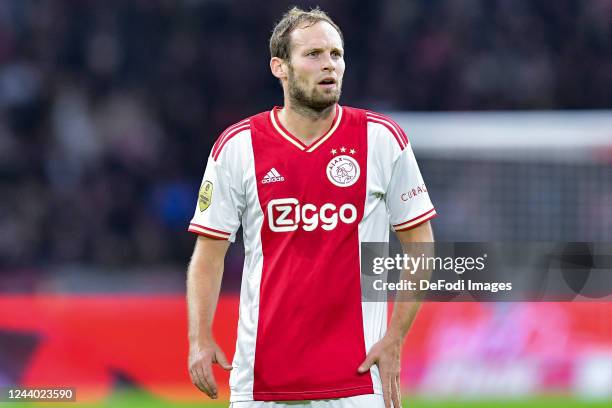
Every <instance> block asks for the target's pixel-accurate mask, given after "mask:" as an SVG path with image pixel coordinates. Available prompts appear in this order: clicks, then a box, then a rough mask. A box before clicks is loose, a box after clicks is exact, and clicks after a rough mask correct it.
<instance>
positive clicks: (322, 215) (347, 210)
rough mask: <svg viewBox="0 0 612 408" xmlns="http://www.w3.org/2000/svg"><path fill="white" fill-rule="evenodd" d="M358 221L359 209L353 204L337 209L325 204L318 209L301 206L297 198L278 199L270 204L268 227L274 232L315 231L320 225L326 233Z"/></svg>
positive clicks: (311, 205)
mask: <svg viewBox="0 0 612 408" xmlns="http://www.w3.org/2000/svg"><path fill="white" fill-rule="evenodd" d="M356 219H357V208H355V206H354V205H353V204H349V203H347V204H343V205H342V206H340V208H336V206H335V205H334V204H331V203H325V204H323V205H322V206H321V208H318V207H317V206H316V205H314V204H310V203H306V204H304V205H301V204H300V202H299V201H298V200H297V199H296V198H277V199H275V200H270V201H269V202H268V225H269V226H270V229H271V230H272V231H274V232H289V231H295V230H297V229H298V228H299V227H302V229H303V230H304V231H314V230H315V229H316V228H317V227H318V226H319V224H320V225H321V228H323V229H324V230H325V231H331V230H333V229H334V228H336V227H337V226H338V222H339V221H341V222H343V223H345V224H351V223H353V222H355V220H356Z"/></svg>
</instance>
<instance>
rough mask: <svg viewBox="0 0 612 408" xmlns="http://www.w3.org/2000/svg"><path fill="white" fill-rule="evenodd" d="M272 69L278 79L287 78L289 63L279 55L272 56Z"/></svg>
mask: <svg viewBox="0 0 612 408" xmlns="http://www.w3.org/2000/svg"><path fill="white" fill-rule="evenodd" d="M270 71H272V75H274V76H275V77H277V78H278V79H285V78H287V63H286V62H285V61H284V60H282V59H280V58H278V57H272V58H271V59H270Z"/></svg>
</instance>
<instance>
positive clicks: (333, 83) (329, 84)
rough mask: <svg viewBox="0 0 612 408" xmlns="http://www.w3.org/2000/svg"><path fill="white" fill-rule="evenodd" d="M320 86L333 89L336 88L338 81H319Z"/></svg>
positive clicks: (324, 79) (328, 79) (329, 79)
mask: <svg viewBox="0 0 612 408" xmlns="http://www.w3.org/2000/svg"><path fill="white" fill-rule="evenodd" d="M319 85H321V86H324V87H326V88H332V87H334V86H336V80H335V79H334V78H323V79H322V80H321V81H319Z"/></svg>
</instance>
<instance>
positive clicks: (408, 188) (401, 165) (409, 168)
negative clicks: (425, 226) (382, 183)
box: [386, 144, 436, 231]
mask: <svg viewBox="0 0 612 408" xmlns="http://www.w3.org/2000/svg"><path fill="white" fill-rule="evenodd" d="M386 202H387V207H388V210H389V216H390V221H391V224H392V225H393V229H394V230H395V231H403V230H408V229H411V228H414V227H417V226H419V225H421V224H422V223H424V222H425V221H428V220H430V219H432V218H434V217H435V216H436V210H435V209H434V206H433V204H432V203H431V200H430V199H429V193H428V192H427V187H426V186H425V182H424V181H423V176H422V175H421V172H420V170H419V166H418V165H417V162H416V159H415V157H414V153H413V152H412V149H411V147H410V145H409V144H408V145H407V146H406V147H405V148H404V149H403V150H402V152H401V153H400V155H399V157H398V158H397V160H396V161H395V163H394V164H393V169H392V172H391V179H390V181H389V186H388V188H387V193H386Z"/></svg>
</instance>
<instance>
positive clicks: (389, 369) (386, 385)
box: [357, 335, 402, 408]
mask: <svg viewBox="0 0 612 408" xmlns="http://www.w3.org/2000/svg"><path fill="white" fill-rule="evenodd" d="M401 347H402V341H401V340H399V339H394V338H391V337H389V336H388V335H386V336H385V337H383V338H382V339H381V340H380V341H379V342H378V343H376V344H374V345H373V346H372V348H371V349H370V352H369V353H368V355H367V356H366V359H365V360H364V361H363V363H361V365H360V366H359V368H358V369H357V371H358V372H359V373H365V372H367V371H368V370H369V369H370V367H372V365H374V364H376V365H378V371H379V372H380V379H381V381H382V387H383V398H384V400H385V408H391V407H394V408H401V406H402V403H401V401H402V396H401V394H400V352H401Z"/></svg>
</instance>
